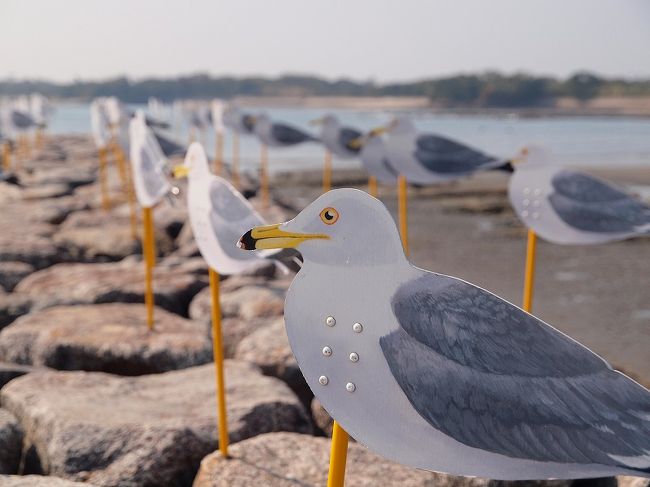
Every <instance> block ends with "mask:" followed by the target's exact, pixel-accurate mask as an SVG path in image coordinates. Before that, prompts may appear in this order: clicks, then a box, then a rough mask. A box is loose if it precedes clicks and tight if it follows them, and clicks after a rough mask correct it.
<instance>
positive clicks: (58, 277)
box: [15, 261, 207, 316]
mask: <svg viewBox="0 0 650 487" xmlns="http://www.w3.org/2000/svg"><path fill="white" fill-rule="evenodd" d="M206 285H207V276H206V277H205V278H203V277H201V276H197V275H195V274H189V273H186V272H183V271H182V270H178V269H173V268H172V269H169V268H164V267H156V268H155V269H154V276H153V287H154V296H155V301H156V305H157V306H160V307H162V308H165V309H166V310H168V311H171V312H172V313H176V314H179V315H181V316H187V311H188V306H189V303H190V301H191V299H192V298H193V297H194V295H195V294H196V293H197V292H199V291H200V290H201V289H202V288H204V287H205V286H206ZM15 292H18V293H22V294H23V295H24V296H27V297H29V298H31V299H32V301H33V309H43V308H47V307H51V306H56V305H65V304H97V303H114V302H123V303H143V302H144V266H143V264H142V263H141V262H137V263H134V262H127V261H124V262H112V263H100V264H58V265H55V266H52V267H49V268H47V269H43V270H41V271H37V272H34V273H33V274H31V275H29V276H27V277H26V278H25V279H23V280H22V281H21V282H20V283H18V285H17V286H16V288H15Z"/></svg>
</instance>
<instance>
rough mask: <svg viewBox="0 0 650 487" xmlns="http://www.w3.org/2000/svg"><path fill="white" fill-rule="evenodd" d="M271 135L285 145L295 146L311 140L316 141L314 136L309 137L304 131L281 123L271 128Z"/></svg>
mask: <svg viewBox="0 0 650 487" xmlns="http://www.w3.org/2000/svg"><path fill="white" fill-rule="evenodd" d="M271 135H272V136H273V138H274V139H276V140H277V141H278V142H280V143H281V144H283V145H295V144H300V143H302V142H308V141H310V140H315V139H314V137H313V136H311V135H309V134H308V133H306V132H303V131H302V130H298V129H297V128H294V127H291V126H290V125H284V124H281V123H274V124H273V125H272V127H271Z"/></svg>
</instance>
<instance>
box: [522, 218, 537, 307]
mask: <svg viewBox="0 0 650 487" xmlns="http://www.w3.org/2000/svg"><path fill="white" fill-rule="evenodd" d="M536 257H537V235H536V234H535V231H534V230H531V229H530V228H529V229H528V242H527V244H526V275H525V276H524V305H523V308H524V311H528V312H529V313H530V312H531V310H532V309H533V291H534V288H535V261H536Z"/></svg>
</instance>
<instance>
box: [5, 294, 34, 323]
mask: <svg viewBox="0 0 650 487" xmlns="http://www.w3.org/2000/svg"><path fill="white" fill-rule="evenodd" d="M33 304H34V303H33V301H32V299H31V298H30V297H29V296H27V295H24V294H21V293H11V294H1V293H0V329H2V328H3V327H5V326H7V325H8V324H9V323H11V322H13V321H14V320H15V319H16V318H18V317H19V316H22V315H24V314H26V313H29V310H30V309H31V308H32V306H33Z"/></svg>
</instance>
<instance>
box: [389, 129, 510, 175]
mask: <svg viewBox="0 0 650 487" xmlns="http://www.w3.org/2000/svg"><path fill="white" fill-rule="evenodd" d="M386 132H387V134H388V137H387V139H386V149H387V154H388V159H389V160H390V161H391V164H392V165H393V166H394V167H395V168H396V169H397V170H398V171H399V173H400V174H403V175H404V176H406V179H407V181H408V182H409V183H412V184H435V183H441V182H446V181H453V180H456V179H459V178H463V177H467V176H471V175H472V174H474V173H475V172H477V171H485V170H494V169H496V170H502V171H506V172H512V165H511V164H510V161H507V160H503V159H500V158H497V157H493V156H490V155H487V154H485V153H483V152H481V151H479V150H476V149H473V148H471V147H468V146H466V145H464V144H461V143H459V142H456V141H454V140H451V139H448V138H446V137H442V136H440V135H436V134H426V133H420V132H418V131H417V129H416V127H415V125H413V122H411V120H409V119H408V118H405V117H398V118H396V119H395V120H394V121H393V123H391V124H390V125H389V126H388V127H386Z"/></svg>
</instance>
